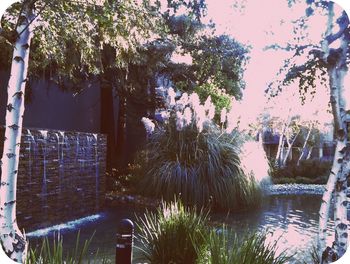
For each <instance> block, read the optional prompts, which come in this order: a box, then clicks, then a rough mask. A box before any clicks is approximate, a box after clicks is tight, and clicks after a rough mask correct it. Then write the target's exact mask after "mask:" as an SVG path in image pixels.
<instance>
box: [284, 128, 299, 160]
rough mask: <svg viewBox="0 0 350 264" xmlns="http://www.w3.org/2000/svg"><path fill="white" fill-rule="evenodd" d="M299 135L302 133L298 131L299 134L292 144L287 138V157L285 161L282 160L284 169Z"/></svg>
mask: <svg viewBox="0 0 350 264" xmlns="http://www.w3.org/2000/svg"><path fill="white" fill-rule="evenodd" d="M299 133H300V131H298V133H297V134H296V135H295V136H294V138H293V139H292V141H291V142H290V141H289V138H287V140H286V141H287V144H288V148H287V151H286V154H285V156H284V157H283V160H282V167H285V166H286V165H287V159H288V157H289V155H290V152H291V151H292V147H293V145H294V142H295V140H296V139H297V137H298V135H299Z"/></svg>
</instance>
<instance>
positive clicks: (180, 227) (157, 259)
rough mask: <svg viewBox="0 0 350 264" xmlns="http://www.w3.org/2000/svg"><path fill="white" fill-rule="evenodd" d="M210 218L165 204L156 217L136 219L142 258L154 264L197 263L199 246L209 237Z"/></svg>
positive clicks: (146, 215) (192, 210)
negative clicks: (207, 222)
mask: <svg viewBox="0 0 350 264" xmlns="http://www.w3.org/2000/svg"><path fill="white" fill-rule="evenodd" d="M206 219H207V214H205V213H204V212H203V211H200V212H199V213H198V212H196V210H195V209H190V208H186V207H185V206H184V205H183V204H182V203H181V202H179V201H176V200H175V202H171V203H170V204H166V203H163V204H162V208H159V209H158V210H157V211H156V212H155V213H151V212H146V213H145V215H144V217H143V218H138V219H137V227H138V229H139V234H138V235H137V236H138V239H139V241H140V242H141V245H142V248H140V250H141V252H142V258H144V259H146V260H147V261H149V262H150V263H152V264H157V263H159V264H164V263H178V264H181V263H183V264H189V263H195V261H196V260H197V257H198V256H197V252H196V250H195V245H196V246H201V245H202V244H203V243H204V241H205V238H204V235H203V234H205V233H206V227H205V222H206Z"/></svg>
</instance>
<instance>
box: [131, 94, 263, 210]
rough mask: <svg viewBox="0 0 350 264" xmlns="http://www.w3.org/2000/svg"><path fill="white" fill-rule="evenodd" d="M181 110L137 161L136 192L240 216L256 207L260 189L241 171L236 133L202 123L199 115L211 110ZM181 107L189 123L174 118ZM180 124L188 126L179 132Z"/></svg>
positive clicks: (156, 133) (159, 130)
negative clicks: (234, 211) (221, 210)
mask: <svg viewBox="0 0 350 264" xmlns="http://www.w3.org/2000/svg"><path fill="white" fill-rule="evenodd" d="M191 96H192V95H191ZM181 100H182V99H180V100H179V101H181ZM182 101H184V100H182ZM209 101H210V100H209ZM190 104H191V103H188V105H190ZM185 106H186V103H181V104H180V103H179V104H178V105H177V106H175V107H174V108H173V109H171V110H170V111H169V113H170V118H169V120H168V122H167V123H165V124H164V126H161V127H158V128H156V129H155V131H154V132H153V133H152V135H150V137H149V143H148V145H147V148H146V152H145V153H146V154H145V158H144V159H143V161H138V162H139V164H140V166H141V167H140V170H139V171H140V172H141V174H142V175H141V176H139V178H140V181H139V182H140V184H139V191H140V192H141V193H142V194H144V195H148V196H153V197H158V198H163V199H164V200H167V201H169V200H171V199H172V198H173V197H174V196H180V197H181V200H182V201H183V202H184V203H185V204H187V205H196V206H199V207H202V206H204V207H205V206H208V205H209V204H210V205H211V206H212V208H215V209H225V210H242V209H248V208H251V207H254V206H257V205H259V203H260V201H261V199H260V196H261V191H260V186H259V184H258V183H257V182H256V181H255V179H254V177H253V176H252V175H245V174H244V172H243V170H242V167H241V162H240V151H241V145H242V142H243V139H242V137H241V136H240V135H239V134H238V133H237V132H235V131H234V132H232V133H226V132H224V131H223V130H222V129H220V128H219V127H218V126H216V125H215V124H214V123H213V122H212V120H211V119H208V118H207V117H205V114H204V112H206V111H209V112H210V111H213V110H212V109H209V110H205V109H202V108H205V107H203V106H202V105H198V106H197V108H199V109H202V110H196V108H195V107H193V108H190V107H189V106H187V107H185ZM180 107H181V108H182V109H183V108H185V110H184V111H183V112H184V114H183V115H184V116H186V115H185V111H187V110H188V111H187V112H189V114H190V118H189V119H190V120H185V121H184V120H183V119H184V118H183V117H180V118H179V116H181V115H182V113H181V112H182V110H181V111H180V110H176V109H179V108H180ZM201 107H202V108H201ZM186 109H187V110H186ZM201 115H204V117H203V116H201ZM203 120H205V121H203ZM179 121H180V125H181V122H183V121H184V122H186V123H187V125H186V126H183V127H180V128H179ZM198 123H200V124H198Z"/></svg>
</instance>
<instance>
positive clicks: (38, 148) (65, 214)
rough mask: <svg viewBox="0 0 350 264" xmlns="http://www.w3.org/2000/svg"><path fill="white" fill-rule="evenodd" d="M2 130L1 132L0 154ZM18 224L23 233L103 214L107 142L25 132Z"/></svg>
mask: <svg viewBox="0 0 350 264" xmlns="http://www.w3.org/2000/svg"><path fill="white" fill-rule="evenodd" d="M3 139H4V129H3V128H0V153H2V149H3ZM21 142H22V143H21V150H20V163H19V172H18V186H17V222H18V224H19V227H20V228H21V229H22V228H25V230H26V232H28V231H31V230H34V229H37V228H42V227H47V226H51V225H54V224H58V223H62V222H65V221H68V220H73V219H76V218H79V217H82V216H86V215H89V214H92V213H94V212H97V211H98V210H99V209H101V206H102V205H103V201H104V194H105V168H106V144H107V139H106V136H105V135H102V134H92V133H82V132H66V131H57V130H49V131H48V130H36V129H30V130H29V129H23V134H22V139H21Z"/></svg>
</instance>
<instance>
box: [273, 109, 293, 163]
mask: <svg viewBox="0 0 350 264" xmlns="http://www.w3.org/2000/svg"><path fill="white" fill-rule="evenodd" d="M291 111H292V108H289V112H288V117H287V120H286V122H285V123H284V124H283V128H282V133H281V135H280V138H279V141H278V148H277V154H276V165H277V166H278V167H281V166H282V164H283V159H284V156H283V148H284V144H285V140H286V133H287V129H288V127H289V125H290V122H291V115H290V114H291Z"/></svg>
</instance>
